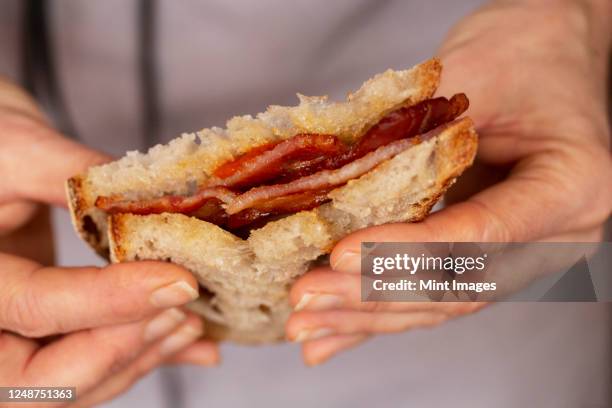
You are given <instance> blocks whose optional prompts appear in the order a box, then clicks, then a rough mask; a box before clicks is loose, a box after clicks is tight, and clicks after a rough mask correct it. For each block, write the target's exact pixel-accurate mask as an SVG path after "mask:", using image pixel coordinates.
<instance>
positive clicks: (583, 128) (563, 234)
mask: <svg viewBox="0 0 612 408" xmlns="http://www.w3.org/2000/svg"><path fill="white" fill-rule="evenodd" d="M582 3H589V5H590V6H592V7H585V5H584V4H582ZM610 8H611V7H610V5H609V4H608V3H606V1H602V0H552V1H549V2H545V4H543V3H542V2H539V0H538V1H535V0H514V1H503V2H502V1H500V2H492V4H490V5H488V6H486V7H484V8H483V9H481V10H479V11H478V12H477V13H475V14H474V15H471V16H469V17H467V18H466V19H464V20H463V21H462V22H460V23H459V24H458V25H457V26H456V27H455V29H454V30H453V31H452V32H451V34H450V36H449V38H448V39H447V40H446V42H445V43H444V45H443V46H442V49H441V51H440V57H441V58H442V60H443V63H444V65H445V69H444V73H443V77H442V83H441V86H440V89H439V93H440V94H441V95H449V94H452V93H454V92H465V93H466V94H467V95H468V97H469V98H470V100H471V107H470V110H469V111H468V112H467V114H468V115H469V116H471V117H472V118H473V119H474V121H475V123H476V124H477V126H478V133H479V135H480V146H479V150H478V155H477V164H476V165H475V166H474V167H473V168H472V169H470V170H469V171H468V172H467V173H466V174H465V175H464V176H463V177H462V178H461V179H460V180H459V181H460V182H459V183H458V184H459V185H458V186H457V187H466V182H471V185H470V186H469V188H468V189H464V190H463V192H462V193H461V195H462V197H461V198H462V199H464V201H461V202H458V203H456V204H453V205H449V206H447V207H446V208H445V209H443V210H441V211H439V212H436V213H434V214H432V215H430V216H429V217H428V218H427V219H425V220H424V221H423V222H419V223H413V224H389V225H383V226H378V227H373V228H368V229H365V230H361V231H358V232H356V233H354V234H351V235H349V236H348V237H346V238H344V239H343V240H342V241H340V242H339V243H338V244H337V245H336V247H335V248H334V250H333V252H332V254H331V268H320V269H316V270H314V271H311V272H309V273H307V274H306V275H304V276H303V277H301V278H300V279H299V280H298V281H297V283H296V284H295V285H294V287H293V288H292V291H291V301H292V303H293V305H294V307H295V308H296V311H295V313H293V314H292V316H291V317H290V318H289V321H288V322H287V327H286V332H287V337H288V338H289V339H290V340H294V341H299V342H304V344H303V353H304V359H305V361H306V363H307V364H311V365H312V364H318V363H321V362H323V361H325V360H326V359H328V358H330V357H331V356H333V355H334V354H336V353H338V352H339V351H342V350H345V349H347V348H350V347H352V346H354V345H356V344H358V343H360V342H362V341H363V340H364V339H366V338H367V336H369V335H372V334H378V333H394V332H400V331H405V330H409V329H413V328H421V327H431V326H435V325H438V324H440V323H442V322H444V321H445V320H447V319H449V318H453V317H457V316H462V315H466V314H470V313H473V312H475V311H477V310H480V309H481V308H482V307H483V304H482V303H465V302H457V303H425V302H415V303H410V302H404V303H391V302H380V303H376V302H373V303H362V302H361V300H360V295H361V290H360V275H359V272H360V255H359V252H360V244H361V242H363V241H370V242H377V241H378V242H383V241H394V242H401V241H412V242H434V241H438V242H460V241H464V242H466V241H467V242H487V241H489V242H525V241H538V240H548V241H553V242H554V241H574V242H577V241H598V240H600V239H601V234H602V226H603V224H604V222H605V220H606V219H607V218H608V217H609V215H610V211H611V207H612V190H610V189H609V188H606V187H605V186H604V185H602V181H604V180H610V178H611V177H612V165H611V161H610V155H609V150H608V149H609V142H610V134H609V125H608V123H607V118H606V109H605V98H606V96H605V90H606V85H605V84H606V75H605V74H606V62H607V60H606V58H607V57H606V55H607V54H606V50H607V49H608V46H609V44H610V32H609V29H608V28H606V15H607V11H609V10H610ZM542 22H545V23H542ZM485 167H486V172H485V173H480V174H479V173H478V170H479V168H480V169H483V168H485ZM493 169H495V170H496V171H497V172H502V173H504V172H505V173H504V174H503V176H504V177H502V178H501V180H496V181H497V182H496V183H491V182H488V183H487V184H488V185H483V184H484V183H483V182H484V180H485V179H486V178H487V177H485V176H490V175H491V174H493V173H494V171H493ZM473 176H476V177H473ZM488 178H490V177H488ZM461 184H463V185H461ZM604 184H605V181H604ZM457 191H460V190H459V189H457V188H455V189H454V193H455V197H453V198H455V199H456V198H457ZM451 193H453V191H451ZM533 278H534V277H533V276H531V278H530V279H533Z"/></svg>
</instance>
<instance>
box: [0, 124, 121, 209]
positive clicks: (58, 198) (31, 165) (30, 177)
mask: <svg viewBox="0 0 612 408" xmlns="http://www.w3.org/2000/svg"><path fill="white" fill-rule="evenodd" d="M2 126H3V129H2V149H0V174H2V175H3V191H2V193H1V194H0V202H2V201H5V200H7V199H18V198H22V199H29V200H34V201H43V202H47V203H50V204H57V205H65V192H64V183H65V181H66V180H67V179H68V178H70V177H72V176H74V175H76V174H79V173H81V172H83V171H84V170H85V169H87V168H88V167H90V166H93V165H97V164H101V163H104V162H107V161H109V160H110V157H109V156H107V155H105V154H102V153H99V152H96V151H94V150H92V149H89V148H87V147H85V146H83V145H80V144H78V143H76V142H74V141H72V140H69V139H66V138H64V137H62V136H60V135H59V134H58V133H57V132H55V131H54V130H53V129H51V128H49V127H47V126H46V125H44V124H42V123H41V122H40V121H36V120H33V119H31V118H28V117H27V116H19V115H12V116H9V117H4V118H3V121H2Z"/></svg>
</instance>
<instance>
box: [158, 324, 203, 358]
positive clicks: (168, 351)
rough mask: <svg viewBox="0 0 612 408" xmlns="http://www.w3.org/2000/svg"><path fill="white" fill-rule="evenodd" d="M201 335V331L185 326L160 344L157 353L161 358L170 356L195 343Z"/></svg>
mask: <svg viewBox="0 0 612 408" xmlns="http://www.w3.org/2000/svg"><path fill="white" fill-rule="evenodd" d="M202 334H203V332H202V330H201V329H197V328H195V327H193V326H190V325H185V326H183V327H181V328H180V329H178V330H177V332H176V333H174V334H172V335H171V336H170V337H168V338H167V339H165V340H164V341H163V342H162V343H161V345H160V346H159V352H160V353H161V355H163V356H169V355H172V354H174V353H176V352H177V351H179V350H182V349H184V348H185V347H187V346H188V345H189V344H191V343H193V342H194V341H196V340H197V339H198V338H200V336H202Z"/></svg>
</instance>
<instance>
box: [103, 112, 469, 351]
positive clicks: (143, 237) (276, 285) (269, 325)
mask: <svg viewBox="0 0 612 408" xmlns="http://www.w3.org/2000/svg"><path fill="white" fill-rule="evenodd" d="M476 149H477V136H476V132H475V131H474V129H473V124H472V121H471V120H470V119H467V118H466V119H462V120H459V121H456V122H454V123H452V124H450V125H448V126H446V127H445V128H443V129H441V131H440V132H439V133H438V134H437V135H436V136H435V137H432V138H431V139H429V140H427V141H424V142H422V143H420V144H418V145H415V146H414V147H412V148H410V149H408V150H406V151H404V152H402V153H400V154H399V155H397V156H395V157H394V158H393V159H391V160H389V161H387V162H385V163H383V164H381V165H380V166H378V167H376V168H375V169H374V170H372V171H370V172H369V173H367V174H365V175H363V176H361V177H360V178H358V179H355V180H352V181H350V182H349V183H348V184H346V185H344V186H342V187H339V188H337V189H335V190H333V191H332V192H330V194H329V197H330V198H331V201H330V202H329V203H327V204H324V205H322V206H321V207H319V208H316V209H314V210H311V211H303V212H300V213H297V214H293V215H291V216H288V217H286V218H283V219H281V220H278V221H274V222H270V223H268V224H267V225H265V226H264V227H263V228H260V229H257V230H254V231H252V232H251V234H250V236H249V238H248V239H246V240H243V239H241V238H238V237H236V236H235V235H233V234H232V233H230V232H228V231H225V230H223V229H221V228H220V227H218V226H216V225H213V224H211V223H208V222H205V221H201V220H198V219H196V218H193V217H188V216H185V215H181V214H169V213H164V214H158V215H146V216H138V215H131V214H118V215H113V216H111V217H110V220H109V227H108V238H109V243H110V253H111V259H112V260H113V261H114V262H126V261H135V260H144V259H147V260H163V261H169V262H173V263H176V264H179V265H182V266H184V267H186V268H187V269H189V270H190V271H191V272H192V273H193V274H194V275H195V276H196V277H197V279H198V281H199V283H200V286H201V289H200V298H199V299H197V300H196V301H195V302H193V303H192V304H190V308H191V309H192V310H194V311H196V312H197V313H199V314H201V315H202V316H203V317H204V318H205V320H206V321H207V336H209V337H211V338H213V339H216V340H232V341H237V342H242V343H265V342H270V341H275V340H280V339H282V338H283V337H284V324H285V322H286V320H287V317H288V315H289V313H290V312H291V308H290V305H289V302H288V294H289V289H290V287H291V285H292V283H293V282H294V281H295V279H296V278H298V277H299V276H300V275H302V274H304V273H305V272H307V270H308V269H309V267H310V266H311V265H312V263H313V262H314V261H316V260H317V259H320V258H321V257H322V256H324V255H326V254H329V252H330V251H331V249H332V248H333V245H334V244H335V243H336V242H337V241H338V240H340V239H341V238H342V237H344V236H345V235H347V234H349V233H351V232H353V231H356V230H358V229H361V228H365V227H368V226H373V225H380V224H385V223H390V222H415V221H420V220H422V219H423V218H424V217H426V216H427V214H428V213H429V211H430V210H431V208H432V207H433V205H434V204H435V203H436V202H437V201H438V199H439V198H440V197H441V196H442V194H443V193H444V191H446V189H447V188H448V187H449V186H450V185H451V184H452V183H453V182H454V180H455V178H456V177H457V176H459V175H460V174H461V172H463V170H464V169H465V168H466V167H468V166H469V165H471V163H472V161H473V159H474V156H475V154H476Z"/></svg>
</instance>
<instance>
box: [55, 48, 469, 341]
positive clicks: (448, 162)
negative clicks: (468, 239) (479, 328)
mask: <svg viewBox="0 0 612 408" xmlns="http://www.w3.org/2000/svg"><path fill="white" fill-rule="evenodd" d="M441 70H442V67H441V64H440V62H439V61H438V60H437V59H432V60H429V61H426V62H424V63H422V64H420V65H417V66H415V67H413V68H412V69H409V70H405V71H392V70H388V71H386V72H384V73H382V74H379V75H377V76H375V77H373V78H372V79H370V80H368V81H367V82H366V83H365V84H363V86H362V87H361V88H360V89H359V90H358V91H356V92H354V93H353V94H350V95H349V96H348V97H347V100H346V101H345V102H337V103H336V102H330V101H328V100H327V98H326V97H306V96H303V95H298V96H299V99H300V104H299V105H298V106H295V107H281V106H270V107H269V108H268V109H267V110H266V112H264V113H260V114H258V115H257V116H256V117H252V116H238V117H234V118H232V119H231V120H229V121H228V122H227V125H226V128H225V129H221V128H216V127H213V128H210V129H204V130H201V131H199V132H196V133H190V134H183V135H182V136H181V137H179V138H177V139H175V140H173V141H171V142H170V143H168V144H167V145H158V146H155V147H153V148H151V149H150V150H149V151H148V152H147V153H138V152H129V153H128V154H127V155H126V156H125V157H123V158H122V159H120V160H117V161H115V162H112V163H108V164H105V165H101V166H96V167H92V168H90V169H89V170H88V171H87V172H85V173H84V174H80V175H77V176H75V177H73V178H71V179H70V180H68V182H67V191H68V196H69V203H70V211H71V214H72V219H73V222H74V225H75V228H76V230H77V232H78V233H79V234H80V236H81V237H82V238H83V239H84V240H85V241H86V242H88V243H89V244H90V245H91V246H92V247H93V248H94V249H95V250H96V251H97V252H98V253H100V254H101V255H103V256H105V257H108V258H109V259H111V260H112V261H113V262H127V261H134V260H145V259H146V260H163V261H168V262H174V263H176V264H179V265H182V266H184V267H186V268H187V269H189V270H190V271H191V272H192V273H193V274H194V275H195V276H196V277H197V279H198V281H199V283H200V298H199V299H197V300H196V301H195V302H193V303H192V304H190V308H191V309H192V310H194V311H196V312H198V313H199V314H201V315H202V316H203V318H204V319H206V321H207V324H208V325H207V335H208V336H209V337H211V338H214V339H218V340H232V341H237V342H243V343H263V342H269V341H274V340H278V339H281V338H283V333H284V330H283V329H284V323H285V321H286V319H287V316H288V314H289V313H290V311H291V309H290V306H289V302H288V291H289V288H290V286H291V284H292V283H293V282H294V280H295V279H296V278H297V277H299V276H300V275H302V274H303V273H305V272H306V271H308V269H309V268H310V267H311V266H312V265H313V263H315V262H317V263H321V262H325V257H326V255H327V254H329V252H330V251H331V249H332V248H333V246H334V244H335V243H336V242H337V241H338V240H340V239H341V238H342V237H344V236H346V235H347V234H349V233H351V232H353V231H356V230H358V229H361V228H365V227H369V226H373V225H379V224H385V223H391V222H416V221H420V220H422V219H423V218H424V217H426V216H427V214H428V213H429V211H430V210H431V208H432V206H433V205H434V204H435V203H436V202H437V201H438V200H439V198H440V197H441V196H442V194H443V193H444V192H445V190H446V189H447V188H448V187H449V186H450V185H451V184H452V183H453V182H454V181H455V179H456V178H457V177H458V176H459V175H460V174H461V173H462V172H463V171H464V170H465V169H466V168H467V167H468V166H470V165H471V164H472V161H473V159H474V156H475V154H476V149H477V144H478V142H477V135H476V132H475V130H474V127H473V123H472V121H471V119H469V118H467V117H463V116H462V115H463V113H464V112H465V111H466V110H467V108H468V104H469V102H468V99H467V97H466V96H465V95H464V94H457V95H454V96H452V97H450V98H446V97H443V96H439V97H434V96H433V95H434V93H435V91H436V88H437V86H438V83H439V79H440V74H441Z"/></svg>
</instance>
